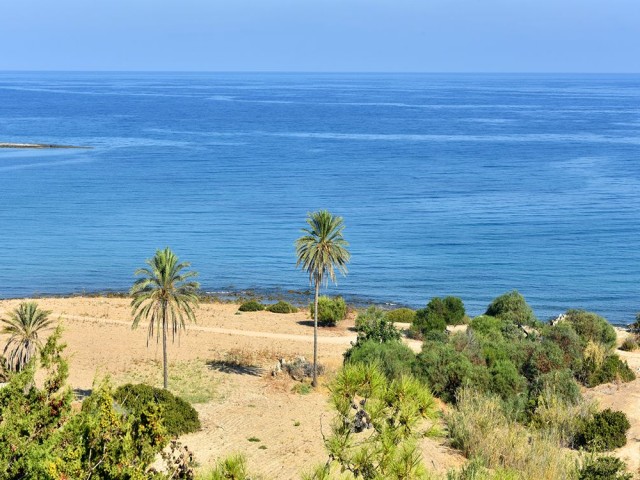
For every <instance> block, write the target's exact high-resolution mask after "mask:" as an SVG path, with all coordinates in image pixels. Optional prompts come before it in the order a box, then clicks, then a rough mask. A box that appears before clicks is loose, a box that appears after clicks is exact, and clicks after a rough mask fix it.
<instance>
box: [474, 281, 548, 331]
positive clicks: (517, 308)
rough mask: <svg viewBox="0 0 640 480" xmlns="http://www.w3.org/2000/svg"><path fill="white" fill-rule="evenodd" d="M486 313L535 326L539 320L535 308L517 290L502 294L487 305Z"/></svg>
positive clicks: (520, 323)
mask: <svg viewBox="0 0 640 480" xmlns="http://www.w3.org/2000/svg"><path fill="white" fill-rule="evenodd" d="M485 315H489V316H491V317H497V318H499V319H501V320H506V321H509V322H512V323H516V324H519V325H529V326H534V325H536V324H537V322H538V320H537V319H536V317H535V315H534V314H533V310H531V307H530V306H529V304H528V303H527V301H526V300H525V299H524V297H523V296H522V295H520V293H518V291H517V290H513V291H511V292H508V293H505V294H503V295H500V296H499V297H497V298H495V299H494V300H493V301H492V302H491V303H490V304H489V306H488V307H487V311H486V312H485Z"/></svg>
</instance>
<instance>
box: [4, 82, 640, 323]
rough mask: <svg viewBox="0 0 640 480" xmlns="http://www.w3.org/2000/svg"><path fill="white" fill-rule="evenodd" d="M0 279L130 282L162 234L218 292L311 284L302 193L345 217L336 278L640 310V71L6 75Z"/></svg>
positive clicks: (475, 303) (60, 283)
mask: <svg viewBox="0 0 640 480" xmlns="http://www.w3.org/2000/svg"><path fill="white" fill-rule="evenodd" d="M3 141H5V142H40V143H59V144H77V145H88V146H92V147H93V148H92V149H90V150H51V151H44V150H29V151H27V150H0V224H1V225H2V228H0V245H1V247H2V248H1V249H0V296H2V297H14V296H22V295H30V294H33V293H68V292H78V291H81V290H88V291H95V290H103V289H115V290H125V289H127V288H128V287H129V286H130V285H131V283H132V281H133V271H134V270H135V269H136V268H137V267H138V266H141V264H142V262H143V260H144V259H145V258H148V257H150V256H151V255H152V254H153V252H154V249H155V248H161V247H164V246H167V245H169V246H171V247H172V248H173V249H174V250H175V251H176V252H177V253H178V254H179V255H180V256H181V258H184V259H185V260H189V261H191V262H192V264H193V268H194V269H196V270H198V271H199V272H200V281H201V283H202V284H203V287H205V289H207V290H209V291H225V290H229V289H236V290H238V289H249V288H263V289H267V290H270V289H282V290H287V289H296V290H303V289H306V288H307V277H306V276H305V275H304V274H303V273H302V272H300V271H297V270H295V256H294V249H293V242H294V240H295V239H296V237H297V236H299V234H300V232H299V229H300V228H301V227H302V226H303V225H304V218H305V215H306V213H307V212H308V211H312V210H315V209H319V208H328V209H330V210H332V211H333V212H334V213H336V214H339V215H342V216H343V217H344V218H345V222H346V224H347V229H346V230H345V236H346V237H347V239H348V240H349V241H350V242H351V251H352V254H353V259H352V263H351V265H350V273H349V276H348V277H347V278H341V279H340V281H339V285H338V286H337V287H331V288H330V289H329V292H330V293H332V294H338V293H339V294H343V295H353V296H355V297H357V298H360V299H363V298H364V299H366V298H370V299H376V300H377V301H382V302H393V303H404V304H408V305H411V306H416V307H417V306H422V305H424V304H425V303H426V302H427V301H428V300H429V298H431V297H432V296H436V295H449V294H451V295H458V296H460V297H462V299H463V300H464V302H465V305H466V306H467V309H468V310H469V312H470V313H471V314H477V313H481V311H483V310H484V308H486V305H487V304H488V303H489V302H490V301H491V299H492V298H493V297H495V296H497V295H498V294H500V293H503V292H505V291H508V290H511V289H514V288H515V289H518V290H519V291H520V292H522V293H523V294H524V295H525V296H526V298H527V299H528V300H529V302H530V303H531V304H532V306H533V308H534V310H535V311H536V313H537V314H538V316H539V317H540V318H543V319H544V318H547V317H549V316H551V315H555V314H557V313H560V312H562V311H564V310H565V309H567V308H572V307H576V308H586V309H589V310H594V311H596V312H598V313H600V314H602V315H605V316H606V317H607V318H609V319H610V320H611V321H612V322H614V323H626V322H630V321H632V319H633V317H634V315H635V312H636V311H640V295H639V294H640V253H639V252H640V222H639V220H640V208H639V207H640V188H639V187H640V164H639V158H640V155H639V154H640V76H559V75H531V76H522V75H520V76H519V75H373V74H371V75H348V74H339V75H338V74H336V75H320V74H318V75H311V74H304V75H303V74H173V73H161V74H151V73H146V74H138V73H1V74H0V142H3Z"/></svg>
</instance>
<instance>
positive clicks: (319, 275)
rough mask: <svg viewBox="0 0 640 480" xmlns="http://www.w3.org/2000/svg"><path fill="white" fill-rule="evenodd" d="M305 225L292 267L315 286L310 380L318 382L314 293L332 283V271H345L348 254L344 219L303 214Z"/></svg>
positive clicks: (344, 272)
mask: <svg viewBox="0 0 640 480" xmlns="http://www.w3.org/2000/svg"><path fill="white" fill-rule="evenodd" d="M307 224H308V228H303V229H302V231H303V232H304V233H305V235H303V236H302V237H300V238H299V239H298V240H296V243H295V246H296V255H297V257H298V261H297V263H296V267H298V266H301V267H302V269H303V270H305V271H306V272H307V273H309V283H310V284H311V285H313V286H314V288H315V295H314V298H313V305H314V310H313V311H314V315H313V381H312V385H313V386H314V387H316V386H317V385H318V295H319V293H320V285H321V284H322V283H324V284H325V286H326V285H328V283H329V280H331V281H332V282H333V283H336V270H338V271H340V272H341V273H342V274H343V275H346V274H347V262H348V261H349V258H350V257H351V254H350V253H349V252H348V251H347V246H348V245H349V244H348V243H347V241H346V240H345V239H344V238H343V236H342V231H343V230H344V222H343V219H342V217H337V216H333V215H332V214H331V213H330V212H328V211H327V210H320V211H318V212H313V213H309V214H307Z"/></svg>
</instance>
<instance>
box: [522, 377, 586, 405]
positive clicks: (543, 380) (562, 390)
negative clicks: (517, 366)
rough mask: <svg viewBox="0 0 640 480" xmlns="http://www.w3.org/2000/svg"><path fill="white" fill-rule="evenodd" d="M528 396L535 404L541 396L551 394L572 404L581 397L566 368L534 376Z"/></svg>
mask: <svg viewBox="0 0 640 480" xmlns="http://www.w3.org/2000/svg"><path fill="white" fill-rule="evenodd" d="M529 396H530V397H531V400H532V402H533V404H534V405H535V406H537V404H538V402H539V399H540V398H541V397H548V396H553V397H554V399H555V400H557V401H560V402H563V403H566V404H569V405H573V404H576V403H578V402H579V401H580V400H581V399H582V395H581V394H580V386H579V385H578V383H577V382H576V381H575V379H574V378H573V373H572V372H571V371H570V370H568V369H564V370H554V371H551V372H549V373H544V374H542V375H539V376H538V377H536V378H535V379H534V380H533V382H532V383H531V386H530V389H529Z"/></svg>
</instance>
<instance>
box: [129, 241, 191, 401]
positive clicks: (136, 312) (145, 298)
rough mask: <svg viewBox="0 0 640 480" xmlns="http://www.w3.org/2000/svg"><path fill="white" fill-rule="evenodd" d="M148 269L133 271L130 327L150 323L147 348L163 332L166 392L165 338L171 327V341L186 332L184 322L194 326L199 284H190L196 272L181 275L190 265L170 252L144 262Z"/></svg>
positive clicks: (167, 249) (167, 379)
mask: <svg viewBox="0 0 640 480" xmlns="http://www.w3.org/2000/svg"><path fill="white" fill-rule="evenodd" d="M146 263H147V265H148V267H146V268H140V269H138V270H136V272H135V275H140V276H141V277H142V278H139V279H138V280H136V282H135V283H134V284H133V287H131V291H130V293H131V296H132V297H133V299H132V300H131V308H132V315H133V325H132V326H131V328H134V329H135V328H137V327H138V324H139V323H140V320H146V321H148V322H149V327H148V331H147V346H149V340H150V339H151V338H153V336H154V332H156V337H157V339H159V338H160V332H162V366H163V378H164V388H165V390H166V389H167V388H168V386H169V373H168V368H167V336H168V333H169V324H171V333H172V340H175V336H176V333H177V334H178V335H179V334H180V330H181V329H184V328H185V319H187V320H189V321H192V322H195V320H196V316H195V313H194V309H195V307H196V306H197V305H198V288H200V285H199V284H198V282H195V281H192V280H190V279H191V278H193V277H195V276H196V275H197V273H196V272H183V270H184V269H185V268H188V267H190V266H191V264H190V263H187V262H183V263H179V262H178V257H177V256H176V255H175V254H174V253H173V252H172V251H171V249H169V247H167V248H165V249H164V250H157V251H156V254H155V256H154V257H153V258H152V259H150V260H147V261H146Z"/></svg>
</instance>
